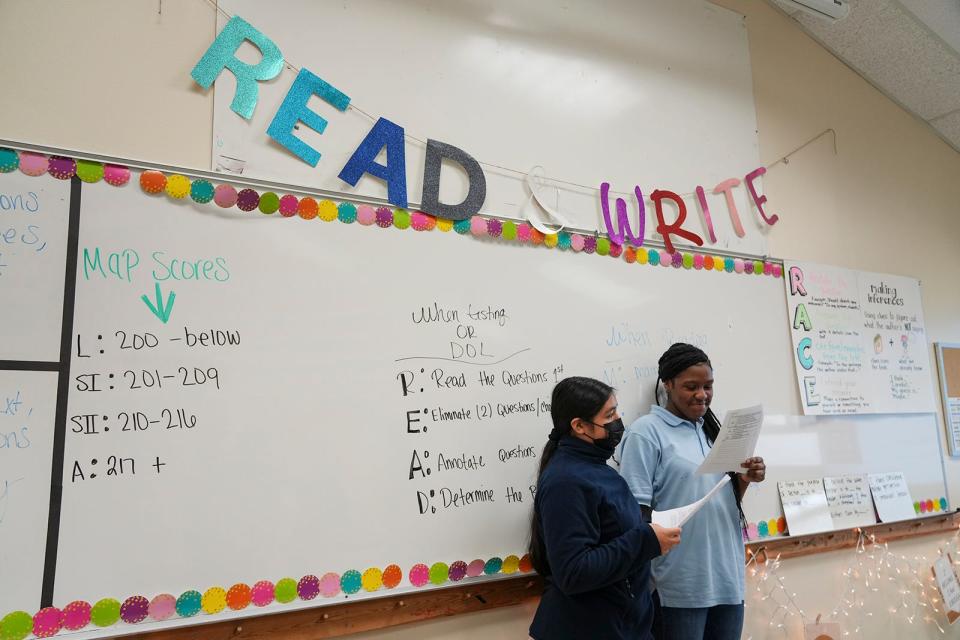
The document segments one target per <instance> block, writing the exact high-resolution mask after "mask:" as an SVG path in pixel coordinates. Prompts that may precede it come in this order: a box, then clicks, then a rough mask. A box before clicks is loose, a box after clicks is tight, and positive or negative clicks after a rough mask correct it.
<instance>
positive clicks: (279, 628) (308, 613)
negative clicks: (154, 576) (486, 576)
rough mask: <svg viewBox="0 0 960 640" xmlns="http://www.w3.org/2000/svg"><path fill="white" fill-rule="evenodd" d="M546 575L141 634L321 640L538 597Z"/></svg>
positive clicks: (179, 639)
mask: <svg viewBox="0 0 960 640" xmlns="http://www.w3.org/2000/svg"><path fill="white" fill-rule="evenodd" d="M542 592H543V580H542V579H541V578H540V577H539V576H538V575H536V574H533V573H531V574H525V575H523V576H520V577H516V578H507V579H505V580H494V581H490V582H481V583H477V584H472V585H464V586H462V587H451V588H448V589H437V590H432V591H425V592H422V593H406V594H404V595H402V596H391V597H386V598H373V599H367V600H358V601H356V602H346V603H343V604H334V605H328V606H323V607H312V608H309V609H298V610H295V611H289V612H286V613H275V614H271V615H263V616H257V617H252V618H240V619H233V620H228V621H224V622H214V623H210V624H201V625H196V626H188V627H179V628H176V629H164V630H161V631H154V632H150V633H139V634H134V635H130V636H127V637H128V638H143V639H144V640H261V639H262V640H266V639H268V638H269V639H270V640H277V639H278V638H282V639H283V640H316V639H318V638H335V637H339V636H346V635H350V634H354V633H360V632H361V631H372V630H374V629H383V628H386V627H393V626H396V625H400V624H406V623H408V622H417V621H419V620H428V619H430V618H440V617H444V616H452V615H457V614H460V613H473V612H477V611H486V610H489V609H495V608H497V607H505V606H509V605H514V604H519V603H521V602H523V601H525V600H528V599H531V598H539V597H540V594H541V593H542Z"/></svg>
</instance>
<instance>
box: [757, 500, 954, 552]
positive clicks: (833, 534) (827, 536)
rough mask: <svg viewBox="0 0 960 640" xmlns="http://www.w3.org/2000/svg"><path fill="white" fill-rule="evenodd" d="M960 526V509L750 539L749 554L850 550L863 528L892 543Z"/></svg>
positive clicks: (945, 531) (883, 540) (870, 533)
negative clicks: (849, 526)
mask: <svg viewBox="0 0 960 640" xmlns="http://www.w3.org/2000/svg"><path fill="white" fill-rule="evenodd" d="M958 527H960V510H958V511H952V512H950V513H945V514H942V515H938V516H928V517H924V518H917V519H915V520H905V521H903V522H892V523H889V524H876V525H872V526H869V527H859V528H854V529H842V530H839V531H829V532H827V533H811V534H809V535H805V536H783V537H782V538H769V539H766V540H756V541H753V542H748V543H747V545H746V547H747V556H748V560H749V556H750V555H751V552H752V553H753V554H758V553H761V552H763V553H766V555H767V557H768V558H770V559H771V560H772V559H773V558H776V557H777V556H778V555H779V556H780V559H781V560H782V559H784V558H797V557H800V556H808V555H810V554H813V553H824V552H827V551H836V550H838V549H849V548H852V547H855V546H856V545H857V540H858V538H859V532H860V531H861V530H862V531H863V532H864V533H865V534H866V535H867V536H871V535H872V536H874V537H875V539H876V541H877V542H892V541H894V540H903V539H904V538H914V537H917V536H926V535H932V534H935V533H951V532H955V531H957V529H958Z"/></svg>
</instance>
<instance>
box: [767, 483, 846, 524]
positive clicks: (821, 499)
mask: <svg viewBox="0 0 960 640" xmlns="http://www.w3.org/2000/svg"><path fill="white" fill-rule="evenodd" d="M777 488H778V489H779V490H780V501H781V502H782V503H783V515H784V516H785V517H786V519H787V530H789V531H790V535H792V536H802V535H804V534H807V533H820V532H821V531H831V530H833V529H834V528H835V527H834V524H833V518H831V517H830V506H829V505H828V504H827V495H826V494H825V493H824V492H823V480H821V479H819V478H818V479H816V480H785V481H783V482H778V483H777Z"/></svg>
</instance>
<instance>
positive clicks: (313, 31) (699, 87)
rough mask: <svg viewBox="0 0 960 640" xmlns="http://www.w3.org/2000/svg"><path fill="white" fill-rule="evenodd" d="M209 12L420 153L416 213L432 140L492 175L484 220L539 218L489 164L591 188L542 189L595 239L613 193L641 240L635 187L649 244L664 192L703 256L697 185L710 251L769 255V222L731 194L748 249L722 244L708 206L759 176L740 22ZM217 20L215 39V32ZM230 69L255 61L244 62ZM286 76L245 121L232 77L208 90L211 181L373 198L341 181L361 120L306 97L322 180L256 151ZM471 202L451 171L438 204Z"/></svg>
mask: <svg viewBox="0 0 960 640" xmlns="http://www.w3.org/2000/svg"><path fill="white" fill-rule="evenodd" d="M219 6H220V8H221V9H222V10H223V11H224V12H226V13H227V14H229V15H239V16H240V17H242V18H244V19H245V20H247V21H248V22H250V23H251V24H252V25H253V26H254V27H256V28H257V29H259V30H260V31H261V32H262V33H264V34H265V35H266V36H267V37H269V38H270V39H272V40H273V42H274V43H275V44H276V45H277V46H278V47H279V48H280V50H281V52H282V53H283V55H284V57H285V58H286V60H287V61H288V62H289V63H290V64H291V65H293V67H295V68H297V69H299V68H307V69H309V70H311V71H312V72H313V73H315V74H316V75H318V76H320V77H321V78H323V79H324V80H326V81H327V82H329V83H331V84H332V85H333V86H335V87H336V88H338V89H339V90H340V91H342V92H343V93H345V94H347V95H348V96H350V98H351V100H352V104H353V105H355V106H357V107H359V108H360V109H362V110H363V111H365V112H366V113H368V114H370V115H372V116H373V117H374V118H377V117H381V116H382V117H385V118H387V119H388V120H391V121H393V122H395V123H397V124H399V125H400V126H402V127H404V128H405V131H406V133H407V134H408V136H412V137H413V138H417V139H419V140H420V141H421V142H418V141H417V140H414V139H408V141H407V144H406V170H407V189H408V192H409V199H410V201H411V202H419V201H420V194H421V189H422V178H423V161H424V149H425V147H424V145H423V144H422V141H424V140H426V139H427V138H432V139H435V140H440V141H443V142H447V143H449V144H452V145H454V146H457V147H459V148H461V149H463V150H464V151H466V152H467V153H469V154H470V155H472V156H473V157H474V158H476V159H477V160H479V161H481V162H484V163H489V164H488V165H486V166H485V167H484V172H485V175H486V181H487V198H486V205H485V207H484V209H483V211H484V212H486V213H490V214H493V215H498V216H501V217H512V218H526V217H527V216H528V214H534V213H535V214H536V215H540V216H543V215H545V214H543V213H542V212H540V210H539V208H536V207H535V206H534V205H533V204H532V203H531V202H530V193H529V191H528V190H527V188H526V187H525V186H524V181H523V176H522V175H517V174H515V173H511V172H507V171H504V170H503V169H502V168H497V167H494V166H491V165H499V166H500V167H507V168H509V169H515V170H520V171H522V172H528V171H530V170H531V169H532V168H533V167H535V166H542V167H543V172H544V173H545V175H547V176H550V177H556V178H559V179H562V180H565V181H569V182H573V183H577V184H579V185H583V186H584V187H588V188H586V189H585V188H582V187H576V186H572V185H569V184H565V185H560V187H559V188H558V189H547V190H545V191H544V194H543V196H544V198H545V201H546V202H547V203H548V205H549V206H552V207H554V208H556V209H558V210H560V211H561V212H562V213H563V214H564V216H565V217H566V218H567V220H568V222H569V224H570V225H571V226H573V227H576V228H584V229H600V230H601V231H603V230H604V224H603V219H602V213H601V208H600V198H599V195H598V193H597V191H596V190H597V189H599V186H600V183H601V182H603V181H607V182H609V183H610V184H611V189H612V190H614V191H619V192H625V193H626V194H629V195H628V197H627V202H628V205H629V207H630V209H629V210H630V212H631V216H632V217H631V219H632V220H633V221H634V230H635V231H636V221H637V216H638V211H637V203H636V200H635V196H634V195H633V193H634V187H635V186H637V185H639V186H640V188H641V189H642V191H643V193H644V195H645V196H646V197H647V198H648V199H647V202H646V213H647V216H646V230H647V232H646V237H647V238H648V239H651V238H657V237H659V236H656V235H655V234H654V230H655V229H656V225H657V221H656V217H655V215H654V214H653V211H654V210H653V204H652V203H651V202H650V201H649V195H650V193H651V192H652V191H653V190H654V189H667V190H671V191H674V192H676V193H678V194H681V195H683V196H684V197H685V202H686V206H687V210H688V218H687V220H688V222H687V223H686V224H685V226H684V228H689V229H691V230H693V231H694V232H695V233H697V234H699V235H700V236H701V237H702V238H704V239H705V242H706V243H707V245H708V246H709V245H710V240H709V236H708V234H707V231H706V225H705V222H704V220H703V218H702V214H701V213H700V211H699V208H698V206H699V205H698V204H697V202H696V198H695V196H694V189H695V187H696V186H697V185H702V186H703V188H704V189H705V190H706V193H707V196H706V198H707V202H708V206H709V207H710V210H711V213H712V219H713V222H714V225H715V226H716V235H717V244H716V245H714V246H716V247H717V248H725V249H730V250H737V251H743V252H747V253H752V254H755V255H765V254H766V246H767V245H766V236H765V235H764V234H765V233H766V229H765V227H766V225H765V224H764V223H763V222H762V221H761V219H760V217H759V215H758V214H757V212H756V211H755V210H754V209H753V208H752V204H751V200H750V199H749V197H748V195H747V191H746V188H745V187H744V186H742V185H741V186H740V187H739V188H737V189H735V190H734V191H733V194H734V198H735V202H736V206H737V209H738V211H739V212H740V216H741V218H742V221H743V225H744V229H745V236H744V237H743V238H738V237H737V236H736V234H735V233H734V231H733V227H732V226H731V222H730V217H729V215H728V214H727V209H726V204H725V201H724V196H723V195H714V194H713V193H712V189H713V187H714V186H715V185H717V184H719V183H720V182H722V181H724V180H727V179H728V178H738V179H740V180H743V178H744V176H745V175H746V174H747V172H749V171H752V170H753V169H755V168H757V167H758V166H760V162H759V150H758V149H759V146H758V141H757V123H756V112H755V108H754V101H753V79H752V76H751V72H750V57H749V49H748V43H747V32H746V28H745V26H744V24H743V18H742V16H740V15H738V14H736V13H734V12H731V11H729V10H727V9H723V8H721V7H718V6H716V5H714V4H712V3H709V2H705V1H703V0H673V1H671V2H660V1H657V0H642V1H639V2H638V1H636V0H615V1H613V2H607V3H604V5H603V10H602V11H598V10H597V5H596V3H594V2H589V1H587V0H576V1H574V2H565V3H563V5H561V6H559V7H558V6H557V4H556V3H555V2H550V1H549V0H536V1H535V2H522V3H518V2H510V1H509V0H494V1H493V2H487V1H480V0H471V1H467V2H443V1H442V0H423V1H419V2H413V1H405V2H394V1H391V0H363V1H361V2H349V3H343V4H341V5H331V4H329V3H318V2H310V1H309V0H287V1H285V2H278V3H270V4H264V3H262V2H257V1H256V0H222V1H221V2H219ZM218 18H219V22H218V28H222V27H223V25H224V24H225V23H226V18H225V17H224V15H223V14H220V15H219V16H218ZM239 55H240V58H241V59H244V60H248V61H250V62H255V61H256V60H258V59H259V57H258V54H257V53H256V52H255V49H254V48H253V47H249V49H247V48H246V47H244V48H243V49H242V50H241V53H240V54H239ZM296 73H297V71H296V70H295V69H293V68H289V69H285V70H284V71H283V72H282V73H281V75H280V76H278V77H277V78H276V79H274V80H273V81H270V82H266V83H260V85H259V103H258V107H257V109H256V112H255V114H254V116H253V118H252V119H251V120H249V121H247V120H244V119H243V118H242V117H240V116H238V115H237V114H235V113H233V112H232V111H231V110H230V102H231V101H232V99H233V94H234V88H235V81H234V78H233V76H232V75H231V74H230V73H229V72H225V73H223V74H222V75H221V76H220V77H219V78H218V80H217V82H216V85H215V96H214V122H213V146H212V158H211V166H212V168H213V169H214V170H222V171H230V170H234V171H239V170H242V172H243V175H244V176H248V175H249V176H252V177H257V178H269V179H276V180H279V181H281V182H285V183H291V184H297V185H305V186H310V187H316V188H322V189H330V190H333V191H342V192H347V193H354V194H359V195H367V196H373V197H379V198H385V197H386V186H385V183H383V182H382V181H381V180H379V179H377V178H372V177H370V176H369V175H365V176H364V177H363V178H361V179H360V182H359V183H358V184H357V186H356V187H355V188H354V187H351V186H349V185H347V184H346V183H345V182H343V181H342V180H340V179H339V178H338V177H337V175H338V174H339V173H340V170H341V169H342V168H343V166H344V165H345V163H346V161H347V160H348V159H349V158H350V156H351V155H352V154H353V151H354V150H355V149H356V147H357V145H358V144H359V143H360V141H361V140H362V139H363V138H364V136H366V134H367V132H368V131H369V130H370V127H371V126H372V124H373V123H372V121H371V120H369V119H368V118H367V117H365V116H364V115H362V114H361V113H360V112H359V111H357V110H354V109H350V110H348V111H347V112H345V113H341V112H339V111H337V110H336V109H334V108H333V107H331V106H330V105H327V104H325V103H323V102H322V101H321V100H320V99H319V98H313V99H312V100H311V102H310V108H311V109H314V110H315V111H316V112H317V113H319V114H320V115H321V116H322V117H324V118H325V119H327V120H328V126H327V128H326V130H325V131H324V133H323V134H322V135H318V134H316V133H315V132H314V131H312V130H311V129H309V128H308V127H306V126H302V125H301V126H300V127H299V130H298V131H296V132H295V133H296V135H297V136H298V137H299V138H300V139H302V140H303V141H305V142H307V143H308V144H310V146H312V147H313V148H315V149H316V150H318V151H319V152H320V153H321V154H322V157H321V159H320V161H319V164H318V165H317V166H316V167H311V166H310V165H308V164H306V163H304V162H302V161H301V160H300V159H299V158H297V157H296V156H294V155H293V154H292V153H290V152H289V151H287V150H286V149H285V148H284V147H282V146H280V145H279V144H277V143H275V142H274V141H273V140H271V139H270V138H269V137H268V136H267V134H266V131H267V127H268V126H269V124H270V122H271V121H272V119H273V117H274V114H275V113H276V111H277V108H278V106H279V105H280V103H281V102H282V101H283V98H284V96H285V95H286V93H287V90H288V89H289V87H290V85H291V84H292V82H293V79H294V77H295V76H296ZM705 113H707V114H709V115H708V117H705ZM679 158H682V159H683V160H681V161H677V159H679ZM380 161H381V162H384V160H383V159H382V158H381V159H380ZM466 189H467V187H466V180H465V178H464V174H463V173H462V172H460V171H456V170H453V171H447V170H445V171H444V173H443V176H442V179H441V184H440V196H441V198H440V199H441V201H442V202H450V203H456V202H460V201H461V200H462V199H463V196H464V195H465V194H466ZM774 204H775V203H774ZM774 204H771V205H769V206H771V207H772V206H774ZM610 206H611V207H613V206H614V205H613V203H612V202H611V203H610ZM668 215H672V214H668Z"/></svg>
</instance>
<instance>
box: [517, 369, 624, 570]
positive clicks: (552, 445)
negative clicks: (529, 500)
mask: <svg viewBox="0 0 960 640" xmlns="http://www.w3.org/2000/svg"><path fill="white" fill-rule="evenodd" d="M612 394H613V387H611V386H610V385H608V384H605V383H603V382H600V381H599V380H594V379H593V378H582V377H571V378H564V379H563V380H561V381H560V382H559V383H557V386H555V387H554V388H553V394H552V396H551V398H550V418H551V420H552V421H553V429H552V430H551V431H550V435H549V436H547V444H545V445H544V447H543V454H542V455H541V456H540V469H539V470H538V471H537V483H539V482H540V478H541V477H542V476H543V472H544V470H545V469H546V468H547V465H549V464H550V459H551V458H553V454H554V453H556V452H557V447H558V446H559V444H560V439H561V438H563V436H565V435H568V434H569V433H570V423H571V422H572V421H573V420H574V418H580V419H581V420H585V421H587V422H589V421H591V420H593V417H594V416H595V415H597V414H598V413H599V412H600V410H601V409H603V405H605V404H606V403H607V400H609V399H610V396H611V395H612ZM529 552H530V560H531V562H532V564H533V568H534V569H536V570H537V573H539V574H540V575H542V576H548V575H550V565H549V563H548V562H547V550H546V546H545V545H544V542H543V537H542V536H541V532H540V517H539V515H537V510H536V508H534V509H533V516H532V518H531V521H530V547H529Z"/></svg>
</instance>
